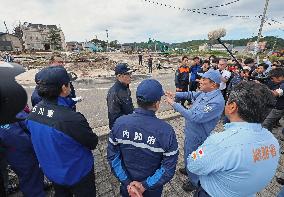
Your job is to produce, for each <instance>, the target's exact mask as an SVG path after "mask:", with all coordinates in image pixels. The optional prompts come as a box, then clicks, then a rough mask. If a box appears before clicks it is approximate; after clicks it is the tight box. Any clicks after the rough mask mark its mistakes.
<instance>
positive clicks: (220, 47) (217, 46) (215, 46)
mask: <svg viewBox="0 0 284 197" xmlns="http://www.w3.org/2000/svg"><path fill="white" fill-rule="evenodd" d="M225 46H226V47H227V48H228V49H229V50H230V51H232V49H233V45H232V44H227V43H225ZM211 50H212V51H227V50H226V49H225V47H224V46H223V45H221V44H213V45H212V47H211Z"/></svg>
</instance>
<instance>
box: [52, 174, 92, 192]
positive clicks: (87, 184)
mask: <svg viewBox="0 0 284 197" xmlns="http://www.w3.org/2000/svg"><path fill="white" fill-rule="evenodd" d="M53 187H54V191H55V195H54V196H55V197H73V195H74V196H75V197H95V196H96V185H95V173H94V169H92V170H91V171H90V172H89V173H88V174H87V175H86V176H85V177H83V178H82V179H81V180H80V181H79V182H78V183H76V184H75V185H72V186H66V185H59V184H56V183H53Z"/></svg>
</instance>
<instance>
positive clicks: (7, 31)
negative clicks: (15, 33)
mask: <svg viewBox="0 0 284 197" xmlns="http://www.w3.org/2000/svg"><path fill="white" fill-rule="evenodd" d="M4 25H5V27H6V33H9V30H8V27H7V25H6V22H5V21H4Z"/></svg>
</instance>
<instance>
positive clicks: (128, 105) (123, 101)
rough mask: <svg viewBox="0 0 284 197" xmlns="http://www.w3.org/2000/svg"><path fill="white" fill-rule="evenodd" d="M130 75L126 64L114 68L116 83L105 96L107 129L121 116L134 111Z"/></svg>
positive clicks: (130, 71)
mask: <svg viewBox="0 0 284 197" xmlns="http://www.w3.org/2000/svg"><path fill="white" fill-rule="evenodd" d="M131 73H132V70H130V68H129V66H128V64H126V63H121V64H118V65H116V67H115V75H116V82H115V84H114V85H113V86H112V87H111V88H110V89H109V91H108V94H107V106H108V119H109V128H110V129H112V126H113V124H114V122H115V120H116V119H117V118H118V117H120V116H122V115H127V114H131V113H132V112H133V110H134V107H133V103H132V99H131V92H130V89H129V84H130V83H131Z"/></svg>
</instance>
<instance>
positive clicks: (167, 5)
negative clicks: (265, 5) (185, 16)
mask: <svg viewBox="0 0 284 197" xmlns="http://www.w3.org/2000/svg"><path fill="white" fill-rule="evenodd" d="M142 1H143V2H146V3H150V4H153V5H156V6H161V7H167V8H171V9H176V10H179V11H186V12H192V13H195V14H202V15H207V16H216V17H230V18H243V19H252V18H261V17H262V15H255V16H249V15H229V14H217V13H211V12H205V11H200V10H207V9H208V10H209V9H213V8H220V7H224V6H228V5H231V4H234V3H236V2H239V1H240V0H235V1H231V2H228V3H225V4H220V5H214V6H209V7H204V8H182V7H179V6H175V5H169V4H166V3H161V2H158V1H153V0H142ZM269 20H271V21H273V22H275V23H279V24H282V23H281V22H279V21H277V20H275V19H269Z"/></svg>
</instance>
